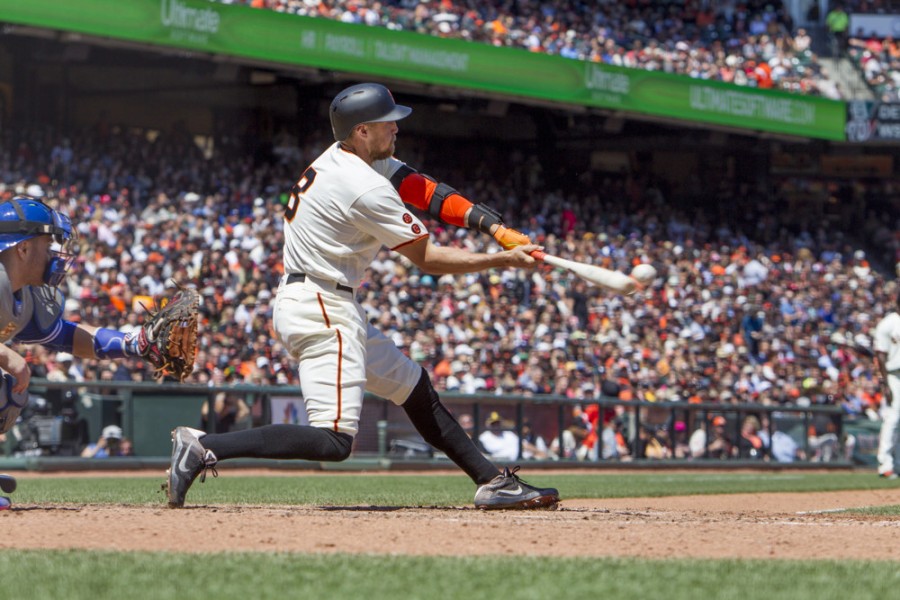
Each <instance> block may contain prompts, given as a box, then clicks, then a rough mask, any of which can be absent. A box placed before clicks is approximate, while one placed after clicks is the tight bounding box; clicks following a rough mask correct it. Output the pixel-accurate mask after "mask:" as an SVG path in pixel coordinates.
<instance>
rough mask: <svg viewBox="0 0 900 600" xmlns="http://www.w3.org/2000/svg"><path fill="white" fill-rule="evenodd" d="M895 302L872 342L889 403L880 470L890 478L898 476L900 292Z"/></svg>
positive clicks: (880, 445) (880, 440)
mask: <svg viewBox="0 0 900 600" xmlns="http://www.w3.org/2000/svg"><path fill="white" fill-rule="evenodd" d="M896 302H897V307H895V310H893V311H891V312H889V313H888V314H887V315H885V316H884V318H882V319H881V321H879V322H878V325H877V326H876V327H875V336H874V337H875V339H874V344H873V346H874V350H875V357H876V360H877V362H878V369H879V371H880V372H881V381H882V382H883V389H884V399H885V402H886V404H887V406H886V407H885V410H884V420H883V421H882V423H881V432H880V435H879V438H878V474H879V475H880V476H881V477H888V478H890V479H896V478H897V471H896V470H895V467H894V457H895V455H896V452H897V433H898V432H897V428H898V425H900V312H898V311H900V293H898V294H897V300H896Z"/></svg>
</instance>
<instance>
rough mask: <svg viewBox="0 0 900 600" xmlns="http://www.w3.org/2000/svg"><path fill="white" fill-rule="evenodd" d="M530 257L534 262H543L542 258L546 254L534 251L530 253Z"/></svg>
mask: <svg viewBox="0 0 900 600" xmlns="http://www.w3.org/2000/svg"><path fill="white" fill-rule="evenodd" d="M531 256H532V258H534V260H544V258H546V256H547V254H546V253H544V252H543V251H541V250H534V251H533V252H532V253H531Z"/></svg>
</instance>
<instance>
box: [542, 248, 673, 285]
mask: <svg viewBox="0 0 900 600" xmlns="http://www.w3.org/2000/svg"><path fill="white" fill-rule="evenodd" d="M531 256H533V257H534V258H535V259H537V260H542V261H544V262H545V263H547V264H550V265H553V266H556V267H561V268H563V269H567V270H569V271H571V272H573V273H575V274H576V275H578V276H579V277H581V278H582V279H584V280H585V281H588V282H590V283H593V284H595V285H599V286H600V287H602V288H606V289H608V290H610V291H613V292H617V293H619V294H633V293H634V292H636V291H637V290H638V289H643V287H644V285H646V283H642V282H641V281H639V280H638V279H637V278H636V277H635V276H634V275H626V274H625V273H621V272H619V271H610V270H609V269H604V268H603V267H598V266H596V265H587V264H584V263H580V262H575V261H574V260H566V259H565V258H559V257H558V256H553V255H551V254H547V253H545V252H542V251H540V250H535V251H534V252H532V253H531ZM651 269H652V267H651ZM655 274H656V272H655V269H654V270H653V275H654V276H655ZM650 280H652V277H651V278H650Z"/></svg>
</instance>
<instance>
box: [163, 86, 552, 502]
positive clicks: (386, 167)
mask: <svg viewBox="0 0 900 600" xmlns="http://www.w3.org/2000/svg"><path fill="white" fill-rule="evenodd" d="M411 112H412V109H410V108H408V107H406V106H401V105H398V104H395V102H394V98H393V97H392V96H391V93H390V92H389V91H388V90H387V88H385V87H384V86H381V85H378V84H375V83H363V84H360V85H355V86H352V87H350V88H347V89H345V90H343V91H342V92H340V93H339V94H338V95H337V96H336V97H335V98H334V100H333V101H332V103H331V107H330V117H331V126H332V130H333V132H334V138H335V140H336V142H335V143H334V144H333V145H332V146H330V147H329V148H328V149H327V150H326V151H325V152H324V153H322V155H321V156H319V157H318V158H317V159H316V160H315V161H314V162H313V163H312V165H310V166H309V167H308V168H307V169H306V171H304V172H303V174H302V176H301V177H300V179H299V181H298V182H297V183H296V185H294V187H293V189H292V190H291V195H290V201H289V202H288V204H287V207H286V210H285V245H284V269H285V276H284V278H283V279H282V282H281V285H280V286H279V289H278V293H277V296H276V300H275V304H274V312H273V324H274V328H275V331H276V333H277V335H278V337H279V338H280V340H281V341H282V342H283V344H284V346H285V348H286V349H287V351H288V352H289V353H290V354H291V355H292V356H293V357H294V358H296V359H297V360H298V361H299V375H300V384H301V386H302V389H303V398H304V401H305V403H306V410H307V414H308V416H309V426H305V425H267V426H263V427H259V428H255V429H252V430H249V431H238V432H229V433H223V434H208V435H207V434H206V433H204V432H202V431H199V430H196V429H192V428H189V427H178V428H176V429H175V431H173V432H172V434H173V435H172V438H173V450H172V460H171V466H170V469H169V472H168V478H167V495H168V503H169V506H170V507H173V508H177V507H181V506H183V505H184V500H185V495H186V493H187V491H188V489H189V488H190V486H191V484H192V483H193V481H194V480H195V479H196V478H197V476H198V475H200V474H201V472H202V473H203V476H202V477H201V481H203V480H204V479H205V474H206V469H209V468H213V467H214V466H215V464H216V462H217V461H220V460H225V459H229V458H238V457H255V458H278V459H285V458H289V459H306V460H316V461H342V460H344V459H346V458H347V457H349V456H350V451H351V446H352V443H353V438H354V436H355V435H356V433H357V431H358V422H359V416H360V411H361V410H362V405H363V396H364V393H365V392H366V390H368V391H370V392H372V393H374V394H376V395H378V396H380V397H383V398H386V399H389V400H391V401H392V402H394V403H396V404H398V405H400V406H402V407H403V409H404V411H405V412H406V414H407V415H408V417H409V419H410V421H411V422H412V423H413V425H414V426H415V428H416V430H417V431H418V432H419V433H420V434H421V435H422V437H423V438H424V439H425V441H427V442H428V443H429V444H431V445H432V446H434V447H435V448H437V449H438V450H440V451H442V452H444V453H446V455H447V456H448V457H449V458H450V459H451V460H453V461H454V462H455V463H456V464H457V465H459V466H460V467H461V468H462V469H463V471H465V472H466V474H467V475H469V477H470V478H471V479H472V480H473V481H474V482H475V484H476V485H477V490H476V492H475V505H476V506H477V507H479V508H487V509H495V508H535V507H547V506H553V505H555V504H556V503H557V502H558V501H559V494H558V492H557V490H555V489H552V488H547V489H541V488H537V487H533V486H531V485H528V484H526V483H525V482H523V481H522V480H521V479H519V478H518V476H517V475H516V471H517V469H513V470H510V469H509V468H504V469H503V471H502V472H501V471H499V470H498V469H497V467H496V466H494V465H493V464H492V463H491V462H490V461H489V460H487V459H486V458H485V457H484V456H483V455H482V453H481V452H480V451H479V450H478V448H477V447H476V446H475V444H474V443H473V442H472V440H471V439H470V438H469V436H468V435H467V434H466V432H465V431H464V430H463V429H462V427H460V425H459V424H458V423H457V421H456V420H455V419H454V418H453V416H452V415H451V414H450V412H449V411H448V410H447V409H446V408H445V407H444V405H443V404H442V403H441V401H440V398H439V397H438V394H437V392H436V391H435V390H434V387H433V386H432V384H431V379H430V378H429V376H428V374H427V372H426V371H425V370H424V369H423V368H421V367H420V366H419V365H417V364H416V363H415V362H413V361H412V360H410V359H409V358H408V357H407V356H405V355H404V354H403V353H402V352H401V351H400V350H399V349H398V348H397V347H396V346H395V345H394V344H393V342H391V341H390V340H389V339H388V338H387V337H386V336H385V335H384V334H383V333H381V332H380V331H378V330H377V329H376V328H375V327H373V326H372V325H371V324H369V323H368V319H367V316H366V313H365V311H364V309H363V308H362V307H361V306H360V304H359V303H358V302H357V301H356V298H355V289H356V287H357V286H358V285H359V284H360V281H361V280H362V278H363V275H364V272H365V269H366V267H367V266H368V265H369V263H370V262H371V261H372V259H373V258H374V257H375V255H376V253H377V252H378V251H379V250H380V249H381V248H382V246H387V247H388V248H391V249H392V250H393V251H395V252H399V253H400V254H402V255H403V256H405V257H407V258H408V259H409V260H411V261H412V262H413V263H414V264H415V265H416V266H418V267H419V268H420V269H421V270H422V271H425V272H427V273H434V274H446V273H471V272H477V271H482V270H485V269H490V268H507V267H510V268H522V267H533V266H534V265H535V262H536V261H535V259H534V258H532V257H531V256H530V255H529V253H530V252H532V251H534V250H537V249H538V247H537V246H535V245H534V244H531V242H530V240H529V239H528V238H527V237H526V236H524V235H523V234H521V233H518V232H516V231H514V230H512V229H509V228H506V227H504V226H503V224H502V222H501V220H500V216H499V214H498V213H496V212H495V211H493V210H491V209H489V208H487V207H484V206H482V205H478V204H472V203H471V202H470V201H468V200H467V199H466V198H464V197H463V196H462V195H460V194H459V193H458V192H457V191H456V190H454V189H453V188H451V187H449V186H447V185H446V184H443V183H438V182H436V181H435V180H434V179H432V178H430V177H428V176H426V175H423V174H420V173H418V172H417V171H415V170H414V169H412V168H411V167H409V166H407V165H406V164H404V163H402V162H401V161H399V160H397V159H395V158H393V154H394V145H395V141H396V135H397V131H398V127H397V123H396V122H397V121H399V120H401V119H403V118H405V117H407V116H408V115H409V114H410V113H411ZM404 203H406V204H409V205H412V206H415V207H417V208H419V209H421V210H424V211H427V212H428V213H430V214H431V215H432V216H434V217H435V218H437V219H439V220H441V221H442V222H444V223H448V224H452V225H457V226H460V227H472V228H476V229H478V230H480V231H483V232H485V233H488V234H490V235H493V236H494V237H495V238H496V239H497V240H498V242H500V244H501V245H502V246H503V247H504V248H505V251H503V252H498V253H496V254H480V253H473V252H468V251H465V250H461V249H458V248H452V247H439V246H435V245H434V244H432V242H431V240H430V238H429V235H428V231H427V230H426V229H425V226H424V225H423V224H422V222H421V221H420V220H419V219H418V218H417V217H416V216H415V215H414V214H413V213H412V212H411V211H410V210H409V209H408V208H407V206H406V205H405V204H404Z"/></svg>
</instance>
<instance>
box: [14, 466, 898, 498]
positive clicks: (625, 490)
mask: <svg viewBox="0 0 900 600" xmlns="http://www.w3.org/2000/svg"><path fill="white" fill-rule="evenodd" d="M525 477H526V479H527V481H528V482H530V483H533V484H535V485H540V486H554V487H556V488H558V489H559V490H560V495H561V496H562V498H563V500H565V499H566V498H631V497H660V496H676V495H678V496H680V495H687V494H734V493H742V492H816V491H834V490H851V489H857V490H875V489H885V488H892V487H897V486H898V482H897V481H892V480H885V479H879V478H878V477H876V476H875V475H873V474H872V473H867V472H858V473H854V472H833V473H821V472H817V473H812V472H810V473H806V472H775V473H708V472H697V473H637V474H620V473H618V474H602V475H597V474H581V475H579V474H562V475H555V474H554V475H548V474H545V473H541V472H540V471H533V472H532V473H530V474H526V475H525ZM162 482H163V476H162V474H160V475H158V476H152V477H151V476H142V477H125V478H108V477H101V478H96V479H86V478H77V477H75V478H57V477H52V478H51V477H46V478H41V477H37V478H29V479H20V481H19V489H18V491H16V494H15V501H16V503H18V504H23V503H24V504H27V503H37V504H48V503H60V502H74V503H84V504H98V503H105V504H155V503H159V504H162V503H163V502H165V496H164V494H163V493H162V492H161V491H160V484H161V483H162ZM473 492H474V486H473V485H472V483H471V482H470V481H469V480H468V479H467V478H466V477H465V476H463V475H451V476H447V475H394V474H391V475H367V474H360V473H330V474H324V475H305V474H298V475H296V476H274V477H272V476H266V477H247V476H244V475H241V474H240V472H239V471H232V472H229V471H227V470H224V469H223V470H222V472H221V476H220V477H219V478H217V479H213V478H212V477H211V476H210V477H209V478H207V480H206V483H202V484H201V483H200V482H199V480H198V481H197V482H195V483H194V485H193V487H192V488H191V491H190V493H189V494H188V504H312V505H326V506H355V505H371V506H460V505H463V506H464V505H469V504H471V502H472V495H473Z"/></svg>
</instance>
